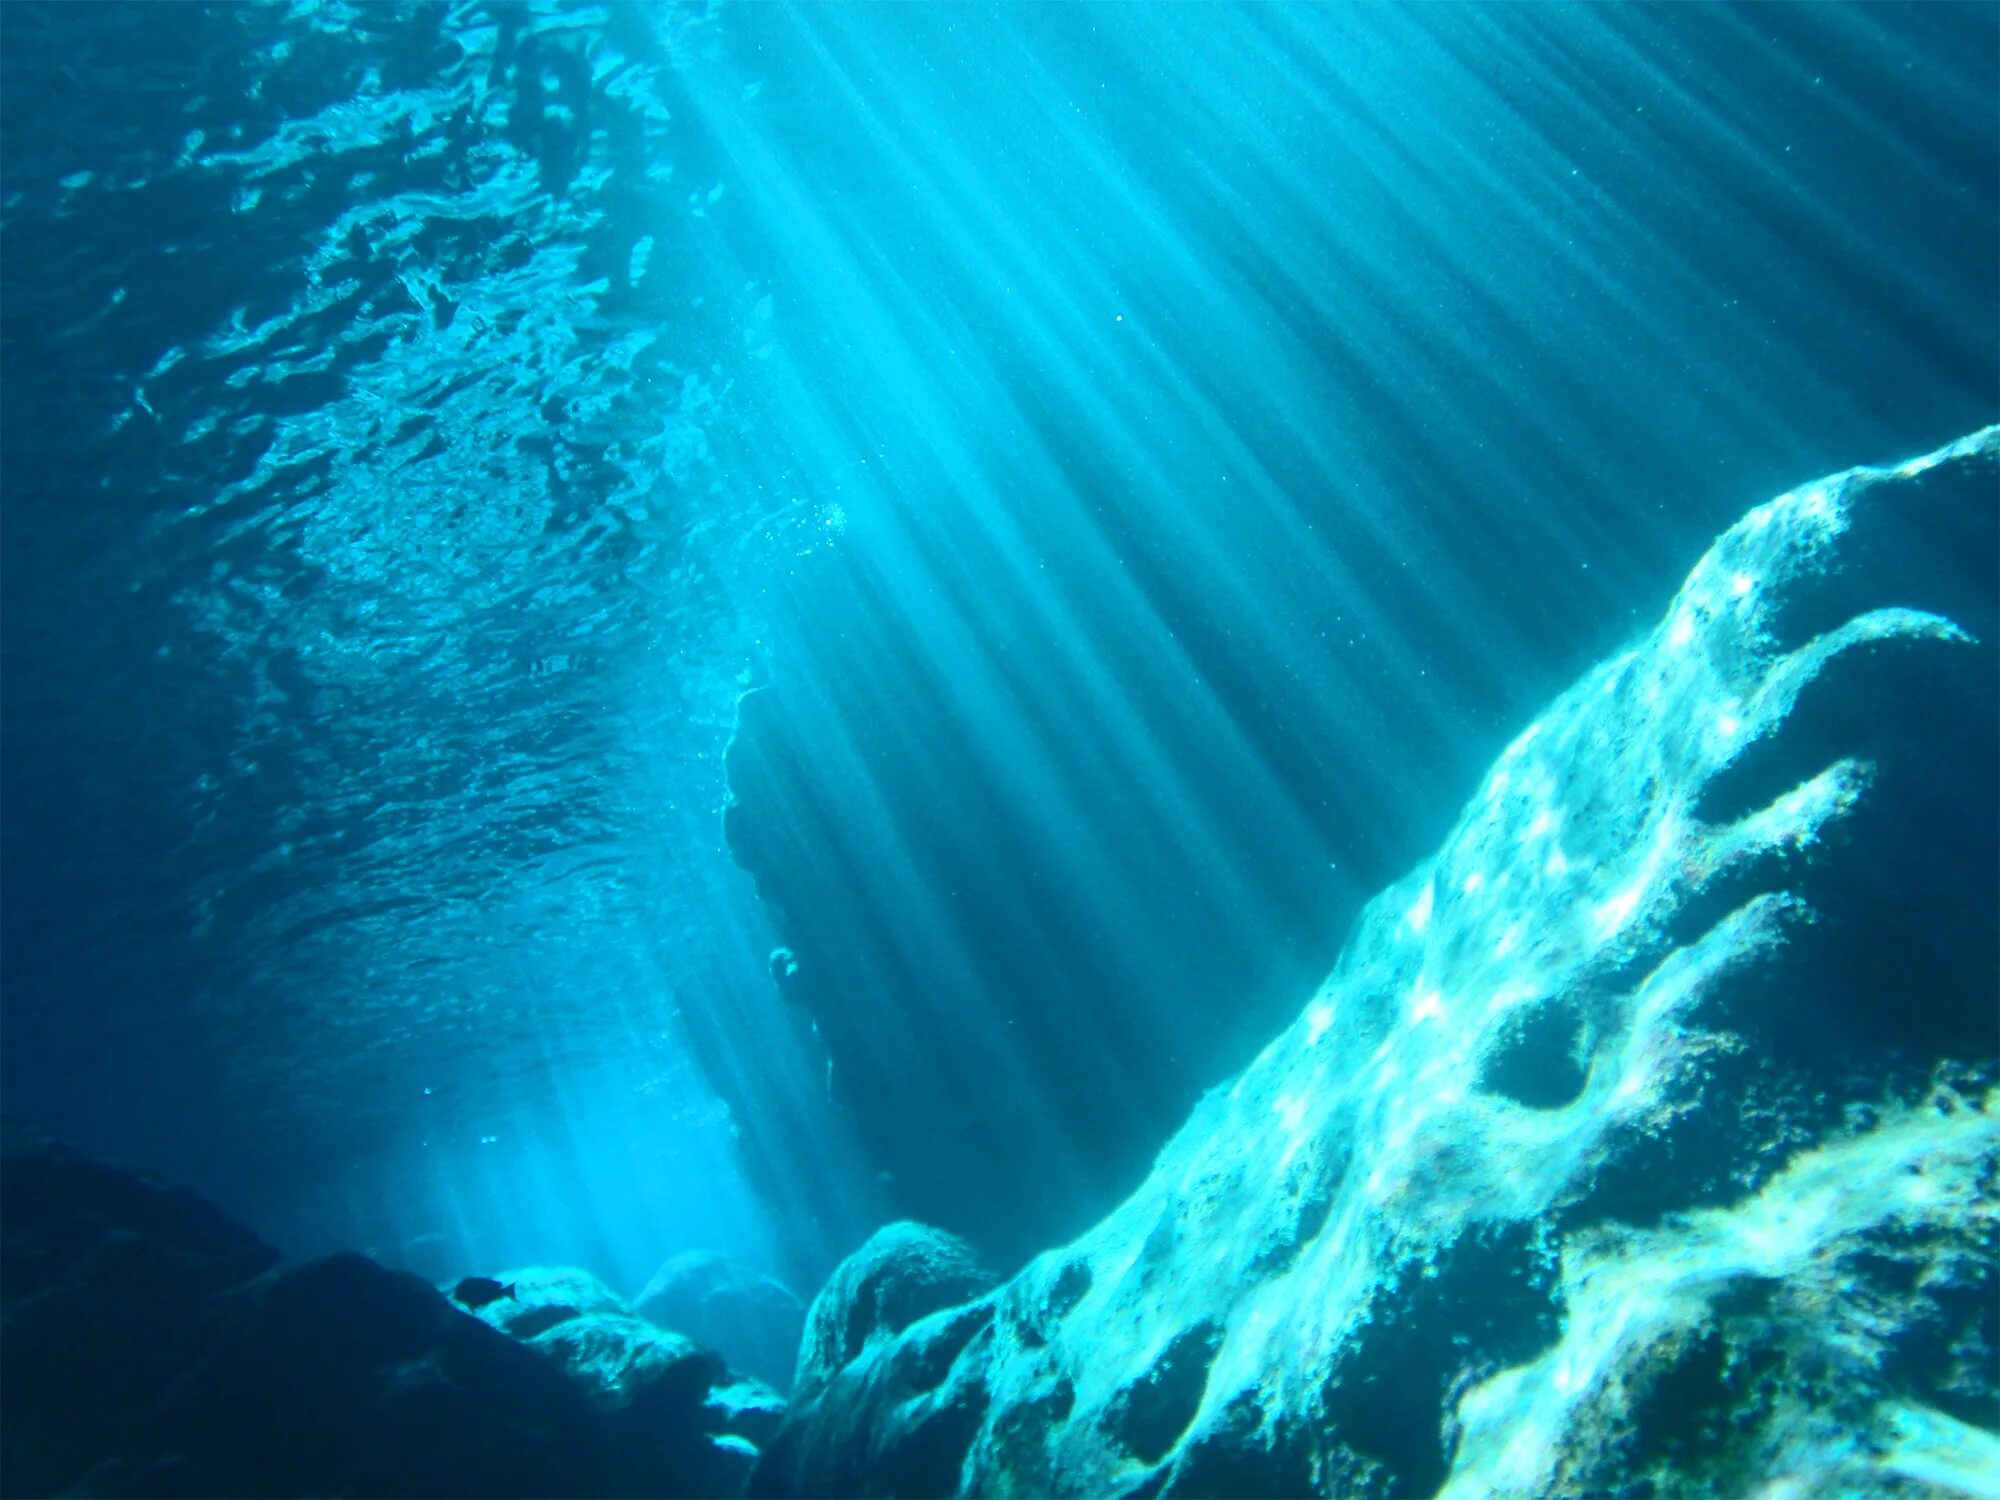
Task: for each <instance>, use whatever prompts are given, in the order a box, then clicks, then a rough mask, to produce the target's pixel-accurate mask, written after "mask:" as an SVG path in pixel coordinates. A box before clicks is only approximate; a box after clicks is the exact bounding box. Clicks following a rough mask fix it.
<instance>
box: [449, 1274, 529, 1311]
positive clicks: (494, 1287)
mask: <svg viewBox="0 0 2000 1500" xmlns="http://www.w3.org/2000/svg"><path fill="white" fill-rule="evenodd" d="M502 1297H506V1298H509V1299H511V1300H513V1301H516V1302H518V1301H519V1300H520V1298H518V1297H515V1296H514V1283H513V1282H511V1281H510V1282H508V1283H507V1284H506V1285H505V1286H502V1285H500V1283H499V1282H497V1281H495V1280H494V1279H493V1278H492V1277H491V1276H468V1277H466V1278H465V1280H463V1281H461V1282H460V1283H459V1284H458V1285H457V1286H455V1287H453V1288H452V1289H451V1300H452V1301H454V1302H456V1303H458V1304H459V1305H460V1306H461V1307H469V1308H471V1309H472V1311H474V1312H478V1311H479V1309H480V1308H482V1307H485V1306H487V1305H488V1304H489V1303H493V1302H498V1301H499V1300H500V1299H501V1298H502Z"/></svg>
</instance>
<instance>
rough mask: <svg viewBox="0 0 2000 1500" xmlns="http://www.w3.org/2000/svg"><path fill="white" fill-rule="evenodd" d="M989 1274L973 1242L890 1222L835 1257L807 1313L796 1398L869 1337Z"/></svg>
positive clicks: (969, 1293)
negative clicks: (835, 1263)
mask: <svg viewBox="0 0 2000 1500" xmlns="http://www.w3.org/2000/svg"><path fill="white" fill-rule="evenodd" d="M994 1281H995V1277H994V1276H993V1275H992V1273H990V1272H989V1271H987V1270H985V1269H984V1268H983V1267H982V1266H981V1265H980V1264H979V1261H978V1257H977V1256H976V1255H975V1254H974V1252H973V1250H972V1247H971V1246H970V1245H968V1244H966V1243H965V1242H964V1241H963V1240H961V1239H959V1238H957V1237H956V1236H955V1235H949V1234H946V1233H945V1232H944V1231H943V1230H941V1229H932V1228H930V1227H929V1226H927V1225H923V1224H910V1223H901V1224H891V1225H889V1226H888V1227H887V1228H886V1229H881V1230H878V1231H877V1232H876V1233H875V1234H874V1235H872V1236H871V1237H870V1238H869V1240H868V1242H867V1243H866V1244H865V1245H863V1246H862V1247H861V1248H860V1249H859V1250H857V1251H855V1252H854V1254H852V1255H850V1256H848V1258H847V1259H846V1260H844V1261H842V1262H841V1263H840V1265H839V1266H838V1267H837V1268H836V1269H835V1270H834V1273H833V1276H832V1277H831V1278H830V1279H829V1280H828V1281H827V1284H826V1286H825V1287H824V1289H822V1290H821V1292H820V1294H819V1295H818V1296H817V1297H815V1298H813V1304H812V1307H811V1309H810V1310H809V1311H808V1312H807V1313H806V1329H805V1338H804V1341H803V1342H802V1344H801V1345H800V1348H799V1364H798V1372H797V1374H796V1376H795V1377H794V1379H793V1382H792V1394H793V1398H794V1399H795V1400H801V1399H804V1398H805V1397H807V1396H809V1395H811V1394H813V1393H815V1392H816V1391H818V1390H819V1389H820V1388H821V1387H822V1386H824V1385H825V1384H826V1383H827V1381H828V1380H830V1379H831V1378H832V1377H833V1376H834V1375H835V1374H836V1373H837V1372H838V1371H839V1370H840V1369H841V1368H842V1367H843V1366H845V1365H846V1364H848V1363H849V1362H850V1361H852V1360H854V1359H855V1358H856V1357H858V1356H859V1355H860V1354H861V1352H862V1351H863V1350H864V1349H865V1348H867V1347H868V1346H869V1345H870V1344H871V1343H875V1342H880V1341H882V1340H885V1339H888V1338H891V1337H893V1336H895V1335H896V1334H899V1333H901V1332H902V1331H903V1330H904V1329H906V1328H908V1327H909V1326H910V1325H911V1324H912V1323H914V1322H916V1321H917V1319H919V1318H921V1317H923V1316H924V1315H925V1314H927V1313H933V1312H937V1311H939V1310H940V1309H942V1308H947V1307H955V1306H957V1305H958V1304H960V1303H962V1302H969V1301H971V1300H972V1299H973V1298H974V1297H977V1296H979V1295H980V1294H981V1293H982V1292H984V1291H986V1290H987V1289H988V1288H990V1287H991V1286H992V1285H993V1284H994Z"/></svg>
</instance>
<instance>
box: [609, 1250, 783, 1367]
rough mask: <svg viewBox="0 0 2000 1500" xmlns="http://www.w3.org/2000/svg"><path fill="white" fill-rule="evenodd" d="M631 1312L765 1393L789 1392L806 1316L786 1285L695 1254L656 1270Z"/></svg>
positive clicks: (707, 1253) (710, 1253) (713, 1254)
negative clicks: (703, 1348) (716, 1358)
mask: <svg viewBox="0 0 2000 1500" xmlns="http://www.w3.org/2000/svg"><path fill="white" fill-rule="evenodd" d="M633 1310H634V1311H636V1312H637V1313H638V1314H639V1316H640V1317H642V1318H646V1319H649V1320H650V1321H652V1322H654V1323H657V1324H658V1325H659V1326H660V1327H662V1328H671V1329H674V1330H676V1331H677V1332H680V1333H684V1334H686V1335H687V1336H688V1337H689V1338H692V1339H694V1340H695V1341H696V1342H698V1343H702V1344H706V1345H707V1346H708V1347H709V1348H711V1349H714V1350H716V1351H718V1352H719V1353H721V1354H722V1355H723V1356H725V1357H726V1358H727V1359H728V1360H729V1362H730V1363H731V1364H732V1365H734V1366H735V1367H736V1368H737V1369H739V1370H742V1371H743V1372H744V1373H746V1374H749V1375H754V1376H756V1377H757V1378H758V1379H759V1380H761V1381H763V1382H765V1383H766V1384H767V1385H770V1386H773V1387H775V1388H776V1389H778V1390H780V1391H783V1390H787V1389H789V1388H790V1386H791V1383H792V1373H793V1370H794V1369H795V1368H796V1366H797V1364H798V1358H799V1340H800V1336H801V1334H802V1333H803V1332H804V1329H805V1319H806V1310H805V1304H804V1303H802V1302H801V1301H800V1300H799V1298H798V1295H797V1293H795V1292H793V1291H792V1289H791V1288H790V1287H788V1286H786V1285H785V1284H784V1283H783V1282H780V1281H775V1280H773V1279H772V1278H771V1277H769V1276H766V1275H763V1274H762V1273H761V1272H758V1271H753V1270H751V1269H750V1268H749V1267H748V1266H745V1265H743V1264H741V1263H740V1262H738V1261H734V1260H731V1259H730V1258H729V1257H728V1256H726V1255H720V1254H718V1253H716V1252H714V1251H712V1250H693V1251H689V1252H688V1253H687V1254H685V1255H677V1256H675V1257H674V1258H673V1259H672V1260H670V1261H668V1262H667V1263H666V1264H665V1265H663V1266H661V1267H660V1269H659V1270H658V1271H657V1272H656V1273H654V1276H653V1279H652V1280H651V1281H649V1282H647V1283H646V1288H645V1290H644V1291H642V1292H640V1293H639V1297H638V1301H637V1302H636V1303H635V1304H634V1309H633Z"/></svg>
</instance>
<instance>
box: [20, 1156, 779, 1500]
mask: <svg viewBox="0 0 2000 1500" xmlns="http://www.w3.org/2000/svg"><path fill="white" fill-rule="evenodd" d="M508 1279H509V1280H513V1281H515V1282H516V1285H517V1296H518V1297H520V1298H521V1299H522V1300H520V1301H513V1300H508V1299H503V1300H502V1301H501V1302H499V1303H497V1304H494V1305H493V1307H491V1308H489V1309H488V1312H489V1313H490V1314H492V1316H491V1317H490V1318H488V1319H485V1320H482V1319H480V1318H476V1317H473V1316H470V1315H468V1314H466V1313H465V1312H464V1311H463V1310H461V1309H460V1308H458V1307H457V1306H455V1305H454V1304H453V1303H451V1302H450V1301H449V1300H447V1298H446V1297H445V1296H444V1295H443V1294H442V1293H440V1292H439V1291H437V1290H436V1289H434V1288H432V1287H430V1286H428V1285H426V1284H425V1283H424V1282H422V1281H420V1280H418V1279H417V1278H416V1277H413V1276H409V1275H405V1274H403V1273H401V1272H395V1271H389V1270H385V1269H384V1268H383V1267H381V1266H379V1265H377V1264H375V1263H374V1262H373V1261H371V1260H368V1259H366V1258H365V1257H363V1256H359V1255H335V1256H329V1257H327V1258H325V1259H323V1260H317V1261H311V1262H308V1263H305V1264H302V1265H297V1266H292V1267H281V1266H280V1265H279V1257H278V1252H277V1251H275V1250H273V1249H272V1248H271V1247H270V1246H268V1245H265V1244H263V1243H262V1242H260V1241H259V1240H258V1239H257V1237H256V1236H255V1235H253V1234H252V1233H251V1232H250V1231H249V1230H247V1229H245V1228H244V1227H243V1226H242V1225H240V1224H237V1223H236V1222H235V1221H234V1220H232V1219H230V1218H229V1217H228V1216H227V1215H226V1214H224V1213H222V1212H221V1211H220V1210H219V1209H217V1208H215V1207H214V1206H213V1205H212V1204H209V1203H207V1202H206V1201H204V1200H203V1199H201V1198H199V1197H197V1196H196V1195H194V1194H192V1193H189V1192H186V1191H184V1190H179V1189H174V1188H169V1187H165V1186H162V1185H159V1184H156V1183H153V1182H150V1181H148V1180H146V1179H143V1178H139V1177H136V1176H133V1175H132V1174H130V1173H126V1172H120V1171H117V1170H115V1169H113V1168H109V1167H105V1166H101V1165H99V1164H97V1163H94V1162H90V1161H88V1160H85V1159H84V1158H81V1157H79V1156H77V1155H76V1154H74V1153H72V1152H68V1151H65V1150H63V1149H62V1148H60V1147H57V1146H55V1145H52V1144H51V1143H49V1142H48V1141H46V1140H45V1139H44V1138H42V1137H40V1136H38V1135H36V1134H35V1133H33V1132H32V1131H28V1130H25V1129H23V1128H21V1127H19V1126H17V1125H15V1124H13V1123H11V1122H10V1123H8V1124H7V1126H6V1129H5V1137H4V1161H0V1393H4V1400H5V1420H4V1421H0V1493H5V1494H10V1495H42V1494H58V1493H60V1494H77V1495H189V1496H194V1495H202V1496H222V1495H256V1496H289V1495H327V1494H360V1495H486V1496H515V1495H518V1496H524V1497H525V1496H567V1495H576V1496H595V1495H702V1496H709V1495H726V1494H731V1493H734V1492H735V1491H736V1490H737V1489H739V1488H740V1486H741V1483H742V1481H743V1479H744V1476H745V1475H746V1474H747V1472H748V1470H749V1467H750V1464H751V1463H752V1462H753V1461H754V1459H755V1457H756V1447H755V1445H756V1443H757V1442H758V1441H760V1440H762V1439H764V1438H767V1437H768V1436H769V1435H770V1433H771V1432H772V1431H773V1430H774V1429H775V1427H776V1425H777V1421H778V1418H779V1416H780V1414H781V1413H782V1411H783V1403H782V1402H781V1401H780V1400H779V1399H778V1398H777V1397H776V1395H775V1394H773V1393H772V1392H771V1391H769V1390H768V1389H766V1388H765V1387H763V1386H761V1385H758V1384H757V1383H755V1382H750V1381H744V1380H741V1379H738V1378H736V1377H734V1376H732V1375H730V1374H729V1372H728V1370H727V1368H726V1367H725V1366H724V1364H723V1362H722V1360H721V1359H720V1358H719V1357H718V1356H716V1355H714V1354H712V1353H710V1352H708V1351H707V1350H704V1349H701V1348H698V1347H697V1346H696V1345H694V1344H693V1343H692V1342H691V1341H689V1340H688V1339H686V1338H683V1337H681V1336H679V1335H676V1334H671V1333H667V1332H664V1331H662V1330H660V1329H657V1328H655V1327H653V1325H651V1324H650V1323H647V1322H645V1321H643V1320H641V1319H639V1318H637V1317H635V1316H633V1315H632V1314H631V1312H630V1311H629V1310H628V1309H626V1308H625V1307H624V1306H623V1304H622V1303H619V1302H618V1301H617V1299H616V1298H615V1297H614V1296H613V1295H612V1294H611V1293H610V1292H608V1291H607V1290H606V1289H605V1288H604V1287H603V1286H602V1284H601V1283H598V1282H597V1281H596V1280H595V1278H593V1277H591V1276H589V1275H588V1273H584V1272H566V1271H565V1272H559V1273H551V1274H542V1273H535V1274H529V1273H522V1274H521V1275H520V1276H518V1277H513V1276H510V1277H509V1278H508ZM489 1323H490V1324H501V1323H504V1324H506V1325H507V1326H509V1327H511V1328H512V1329H513V1330H514V1331H515V1332H516V1333H517V1334H519V1333H520V1330H522V1329H524V1328H529V1327H536V1331H535V1332H534V1333H532V1335H523V1336H522V1337H520V1338H515V1337H509V1336H507V1335H506V1334H504V1333H502V1332H500V1331H499V1330H498V1328H497V1327H495V1326H488V1324H489ZM536 1325H539V1326H536Z"/></svg>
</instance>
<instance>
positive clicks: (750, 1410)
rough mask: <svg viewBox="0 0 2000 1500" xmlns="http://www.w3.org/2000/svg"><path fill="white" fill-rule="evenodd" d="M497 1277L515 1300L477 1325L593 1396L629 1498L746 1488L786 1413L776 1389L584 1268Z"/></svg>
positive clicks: (490, 1310)
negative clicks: (657, 1319)
mask: <svg viewBox="0 0 2000 1500" xmlns="http://www.w3.org/2000/svg"><path fill="white" fill-rule="evenodd" d="M494 1280H496V1281H498V1282H499V1283H500V1284H501V1285H503V1286H511V1287H512V1288H513V1289H514V1295H513V1296H511V1297H502V1298H500V1299H498V1300H497V1301H494V1302H490V1303H488V1304H487V1305H486V1306H485V1307H483V1308H481V1309H480V1310H479V1311H478V1313H477V1316H478V1317H479V1319H480V1320H481V1321H482V1322H485V1323H488V1324H490V1325H491V1326H493V1327H495V1328H498V1329H500V1330H502V1331H504V1332H506V1333H508V1334H510V1335H512V1336H513V1337H514V1338H517V1339H519V1340H521V1341H522V1342H523V1343H524V1344H525V1345H526V1346H527V1347H528V1348H530V1349H533V1350H534V1351H535V1352H536V1353H537V1354H539V1355H541V1356H542V1357H543V1358H544V1359H546V1360H548V1361H549V1363H550V1364H552V1365H553V1366H554V1367H555V1368H556V1369H558V1370H560V1371H561V1372H562V1373H563V1374H564V1375H566V1376H567V1377H568V1378H569V1379H570V1381H571V1382H572V1383H573V1384H574V1385H575V1386H576V1387H577V1388H578V1389H580V1390H582V1391H583V1392H584V1394H585V1395H586V1396H587V1397H588V1398H589V1400H590V1402H591V1404H592V1406H593V1407H594V1408H595V1410H596V1411H597V1413H598V1414H599V1416H600V1418H601V1419H602V1421H603V1422H604V1424H605V1426H606V1427H607V1429H608V1431H609V1433H610V1437H611V1442H610V1448H609V1452H610V1461H611V1463H612V1465H613V1474H612V1478H613V1480H614V1483H615V1484H616V1485H617V1487H618V1488H619V1489H620V1490H621V1491H622V1492H629V1493H666V1492H668V1491H671V1492H672V1493H675V1494H684V1495H728V1494H734V1493H736V1492H737V1491H739V1490H740V1489H741V1488H742V1487H743V1482H744V1480H745V1478H746V1477H747V1475H748V1474H749V1471H750V1466H751V1465H752V1463H754V1462H755V1460H756V1457H757V1451H758V1444H760V1443H762V1442H764V1441H765V1440H766V1439H768V1438H769V1437H770V1435H771V1434H772V1433H773V1432H774V1431H776V1429H777V1426H778V1422H779V1420H780V1419H781V1418H782V1416H783V1414H784V1409H785V1403H784V1400H783V1398H782V1397H780V1396H779V1395H778V1394H777V1392H775V1391H774V1390H772V1389H771V1388H770V1387H769V1386H766V1385H765V1384H763V1383H762V1382H761V1381H758V1380H754V1379H749V1378H746V1377H744V1376H741V1375H739V1374H737V1373H735V1372H733V1371H732V1370H731V1369H730V1368H729V1366H728V1364H727V1363H726V1362H725V1361H724V1360H723V1358H722V1356H721V1355H720V1354H717V1353H716V1352H715V1351H713V1350H711V1349H708V1348H706V1347H704V1346H703V1345H701V1344H699V1343H697V1342H696V1341H695V1340H694V1339H692V1338H690V1337H688V1336H687V1335H686V1334H684V1333H680V1332H676V1331H674V1330H671V1329H666V1328H662V1327H659V1326H658V1325H657V1324H655V1323H653V1322H651V1321H649V1320H647V1319H645V1318H642V1317H640V1316H639V1315H638V1314H637V1313H636V1312H635V1311H633V1309H632V1308H631V1307H630V1306H629V1305H628V1304H627V1303H626V1302H625V1300H624V1299H623V1298H622V1297H620V1296H619V1295H618V1294H617V1293H616V1292H614V1291H612V1290H611V1288H609V1287H608V1286H606V1285H605V1284H604V1283H603V1282H602V1281H600V1280H598V1278H597V1277H595V1276H593V1275H592V1274H591V1273H590V1272H588V1271H585V1270H582V1269H580V1268H578V1267H575V1266H526V1267H521V1268H518V1269H515V1270H509V1271H503V1272H501V1273H500V1274H499V1275H498V1276H496V1277H495V1278H494ZM663 1486H664V1488H663Z"/></svg>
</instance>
